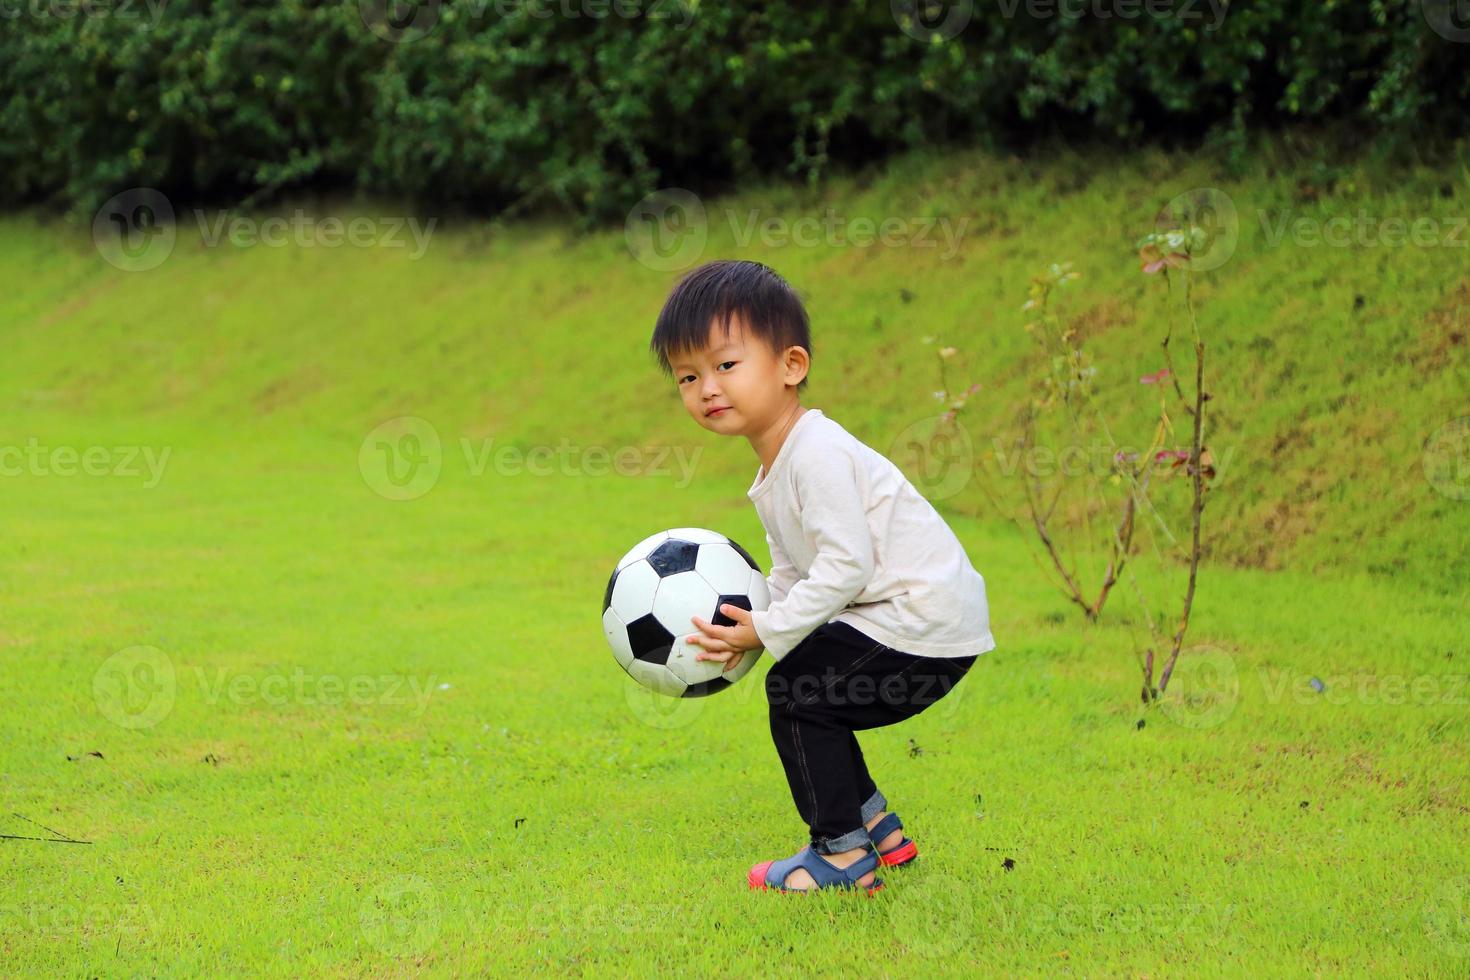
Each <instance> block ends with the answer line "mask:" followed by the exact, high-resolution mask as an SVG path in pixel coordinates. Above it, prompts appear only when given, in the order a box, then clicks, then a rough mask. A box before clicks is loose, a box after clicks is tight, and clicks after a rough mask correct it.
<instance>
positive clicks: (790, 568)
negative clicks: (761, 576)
mask: <svg viewBox="0 0 1470 980" xmlns="http://www.w3.org/2000/svg"><path fill="white" fill-rule="evenodd" d="M766 547H767V548H768V549H770V552H771V574H770V575H768V576H767V577H766V588H767V589H769V590H770V593H771V601H772V602H780V601H781V600H782V599H784V598H786V593H788V592H790V591H791V587H792V586H793V585H795V584H796V583H797V581H798V580H799V579H800V578H801V575H800V574H798V573H797V571H796V565H795V564H793V563H792V561H791V559H790V558H788V557H787V556H786V552H784V551H782V550H781V546H780V545H779V544H777V543H776V539H775V538H773V537H771V536H770V534H767V535H766Z"/></svg>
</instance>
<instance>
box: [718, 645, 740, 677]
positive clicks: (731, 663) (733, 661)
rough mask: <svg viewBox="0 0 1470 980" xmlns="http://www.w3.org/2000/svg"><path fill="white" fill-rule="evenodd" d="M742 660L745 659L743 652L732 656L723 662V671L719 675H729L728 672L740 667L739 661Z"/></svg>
mask: <svg viewBox="0 0 1470 980" xmlns="http://www.w3.org/2000/svg"><path fill="white" fill-rule="evenodd" d="M744 659H745V651H744V650H742V651H740V652H739V653H737V654H735V655H734V656H732V657H731V658H730V659H729V660H727V661H726V662H725V669H724V670H723V671H721V673H729V672H730V671H732V670H734V669H735V668H736V667H739V666H740V661H742V660H744Z"/></svg>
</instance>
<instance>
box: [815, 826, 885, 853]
mask: <svg viewBox="0 0 1470 980" xmlns="http://www.w3.org/2000/svg"><path fill="white" fill-rule="evenodd" d="M864 845H867V846H868V847H871V846H873V841H872V838H870V837H869V836H868V828H866V827H859V828H858V829H857V830H849V831H848V832H847V833H845V834H843V835H842V836H841V837H829V838H828V839H826V840H819V841H812V850H814V851H816V852H817V853H818V854H839V853H841V852H842V851H851V850H854V849H855V848H858V847H862V846H864Z"/></svg>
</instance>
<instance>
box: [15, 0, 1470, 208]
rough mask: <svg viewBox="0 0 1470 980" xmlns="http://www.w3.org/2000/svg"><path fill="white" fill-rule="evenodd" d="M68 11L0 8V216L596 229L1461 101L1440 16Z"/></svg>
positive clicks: (1027, 5)
mask: <svg viewBox="0 0 1470 980" xmlns="http://www.w3.org/2000/svg"><path fill="white" fill-rule="evenodd" d="M77 2H78V0H0V13H4V15H5V16H4V17H3V18H0V30H3V33H0V204H6V205H15V204H20V203H31V202H37V201H41V202H47V203H51V204H59V205H62V206H69V207H73V208H76V209H77V210H78V211H79V212H84V211H86V210H89V209H92V208H95V206H96V205H97V204H99V203H100V202H101V201H102V200H105V199H106V198H107V197H108V196H110V195H111V194H112V193H114V192H116V191H118V190H120V189H123V188H126V187H131V186H135V185H146V186H151V187H157V188H159V189H163V190H166V191H168V192H169V193H171V194H178V195H180V196H183V197H186V198H204V197H215V198H221V199H227V200H240V199H242V198H245V197H249V196H251V195H255V196H256V197H263V196H266V195H268V194H270V193H271V192H273V191H276V190H278V189H289V188H291V187H294V186H302V185H314V186H318V187H341V188H349V187H353V188H362V189H365V190H370V191H379V192H388V193H391V194H401V195H406V196H412V197H414V198H417V199H419V200H421V201H433V202H439V203H458V204H465V205H468V206H471V207H474V208H477V209H485V210H490V209H501V208H504V207H506V206H509V205H516V206H519V205H526V204H532V205H540V204H544V203H547V202H560V203H561V204H562V205H564V206H565V207H566V208H568V209H569V210H571V211H573V212H575V213H577V214H579V215H582V216H585V217H590V218H598V217H606V216H614V215H621V214H622V213H624V212H625V210H626V208H627V207H628V206H629V204H631V203H632V202H633V201H635V200H637V199H638V198H639V197H640V196H642V195H643V194H644V193H646V192H647V191H648V190H651V189H653V188H655V187H658V186H666V185H674V184H680V185H684V186H694V187H709V186H712V185H713V184H716V183H719V182H723V181H726V180H740V179H742V178H746V177H749V176H752V175H757V174H773V173H794V174H798V175H801V176H807V177H811V176H814V175H816V174H818V173H820V172H821V171H822V169H823V168H824V167H825V166H826V165H827V164H828V163H829V161H844V162H858V161H862V160H867V159H872V158H875V157H878V156H881V155H882V154H883V153H886V152H889V151H891V150H894V149H899V148H905V147H911V146H915V145H919V144H926V143H935V142H940V141H944V140H950V139H975V138H979V139H983V140H994V141H1010V140H1014V139H1018V138H1025V137H1027V136H1029V135H1031V134H1034V133H1036V132H1038V131H1063V132H1066V133H1069V134H1072V135H1078V134H1082V135H1090V136H1102V137H1105V138H1109V139H1136V138H1140V137H1147V136H1151V135H1164V136H1168V135H1172V134H1189V135H1200V134H1205V133H1214V134H1217V135H1220V134H1223V135H1226V136H1230V135H1236V136H1239V135H1240V134H1243V133H1245V132H1247V131H1248V129H1249V128H1251V127H1256V126H1268V125H1276V124H1279V123H1281V122H1283V121H1293V120H1302V121H1334V122H1346V123H1347V124H1349V125H1348V127H1347V128H1348V129H1349V130H1350V131H1353V132H1357V133H1360V134H1362V135H1363V136H1364V137H1365V138H1371V139H1375V140H1379V139H1382V140H1385V141H1400V142H1408V143H1412V142H1413V141H1415V140H1419V139H1422V138H1424V137H1427V136H1430V135H1433V134H1435V133H1448V134H1452V133H1453V132H1454V131H1455V130H1456V128H1458V127H1461V126H1463V124H1464V121H1465V119H1466V113H1467V110H1470V72H1467V71H1466V68H1467V64H1470V25H1466V27H1465V28H1464V29H1461V28H1460V26H1459V21H1456V20H1454V19H1453V18H1451V17H1450V14H1452V13H1453V10H1454V4H1455V2H1456V0H1255V2H1244V0H1242V2H1238V3H1237V4H1235V5H1234V6H1233V7H1231V8H1230V9H1228V10H1224V9H1223V8H1221V7H1219V6H1218V5H1219V4H1220V3H1221V2H1222V0H974V4H973V8H972V13H971V18H970V20H969V22H968V24H967V25H966V26H965V28H964V29H963V30H961V31H959V32H958V33H957V34H955V35H954V36H953V37H948V36H945V33H947V32H945V33H940V34H936V35H934V36H932V37H931V38H930V39H929V40H928V41H925V40H921V39H917V38H916V37H914V36H912V35H914V34H917V35H919V36H920V37H922V36H923V34H924V31H923V30H922V29H921V25H917V24H912V23H911V22H909V21H905V20H904V18H903V16H902V12H901V11H900V13H899V14H897V15H896V14H895V13H894V9H893V8H894V7H902V6H903V3H904V2H905V0H893V2H890V0H883V2H873V0H867V2H864V0H853V2H845V3H821V2H817V0H808V2H776V0H773V2H766V3H738V2H730V3H709V2H706V3H703V4H699V5H697V6H691V0H483V2H476V3H454V2H448V3H445V4H444V5H443V6H442V7H440V6H437V5H434V4H420V5H419V8H418V9H419V10H420V14H419V16H421V17H425V18H428V20H427V21H424V22H422V23H428V24H430V25H431V26H432V29H431V30H429V31H428V33H426V34H424V35H423V36H417V32H413V31H410V32H409V33H408V34H407V35H405V36H400V37H399V39H398V40H397V41H396V42H395V41H390V40H385V39H384V38H383V37H382V36H380V34H385V33H391V29H390V28H388V27H387V26H386V25H385V24H384V22H383V21H382V19H381V17H380V16H379V13H380V11H379V10H378V9H375V4H376V6H377V7H381V5H382V2H383V0H362V2H361V3H359V2H355V0H354V2H350V3H348V2H321V0H317V2H313V0H286V2H281V3H249V2H242V0H217V2H211V3H202V2H183V0H172V2H168V3H166V4H163V5H162V6H161V7H160V8H159V9H158V11H157V14H156V23H153V20H154V18H155V14H154V12H153V11H150V9H149V8H148V7H146V6H144V3H145V0H89V2H90V3H91V8H90V9H91V10H92V12H91V13H90V14H87V13H83V12H82V10H81V9H78V7H77ZM154 2H155V3H163V0H154ZM920 2H921V3H922V2H923V0H920ZM1421 2H1422V3H1424V4H1427V5H1429V6H1428V8H1425V9H1421V6H1420V4H1421ZM124 3H131V4H133V6H130V7H128V8H126V9H125V10H118V9H116V8H117V6H118V5H121V4H124ZM614 4H623V5H624V6H623V7H622V9H623V10H624V11H625V12H627V11H629V10H633V11H636V12H637V14H638V15H637V16H623V15H619V14H617V13H614V12H613V9H614V6H613V5H614ZM1058 4H1062V5H1064V7H1065V9H1066V10H1068V11H1075V10H1082V11H1085V13H1084V15H1083V16H1080V17H1077V16H1066V15H1060V14H1059V13H1057V10H1058ZM1148 4H1153V5H1155V6H1153V7H1152V8H1150V7H1148V6H1147V5H1148ZM1445 4H1447V5H1448V7H1444V8H1443V9H1442V8H1441V7H1440V6H1436V5H1445ZM104 5H106V6H107V9H108V10H109V11H110V12H109V13H108V14H106V15H104V14H102V13H101V12H100V11H101V9H102V8H103V7H104ZM949 6H950V7H951V8H953V7H955V6H956V4H955V3H953V2H951V3H950V5H949ZM650 8H652V9H650ZM1150 9H1152V10H1153V11H1154V13H1150V12H1149V10H1150ZM564 10H571V11H573V12H574V13H576V14H577V15H576V16H567V15H566V14H564V13H563V12H562V11H564ZM405 12H408V11H405ZM599 12H603V13H604V15H603V16H598V13H599ZM1099 12H1101V13H1103V14H1107V15H1108V16H1106V17H1103V16H1099ZM1129 12H1132V16H1128V14H1129ZM68 13H69V14H70V15H68ZM538 14H549V16H539V15H538ZM125 15H128V16H125ZM1217 20H1218V22H1219V26H1218V27H1216V28H1214V29H1210V25H1212V24H1214V23H1216V21H1217ZM901 22H902V23H907V24H909V26H910V28H911V30H910V31H905V30H903V29H901V26H900V24H901ZM369 24H371V25H373V27H375V28H377V30H374V29H370V28H369ZM1432 24H1434V25H1437V28H1438V29H1436V27H1435V26H1431V25H1432ZM1461 35H1463V36H1461Z"/></svg>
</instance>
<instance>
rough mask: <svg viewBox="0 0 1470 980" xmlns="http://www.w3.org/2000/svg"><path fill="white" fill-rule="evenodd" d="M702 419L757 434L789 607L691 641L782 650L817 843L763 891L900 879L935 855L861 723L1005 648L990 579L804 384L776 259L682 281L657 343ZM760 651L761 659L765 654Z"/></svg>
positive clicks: (794, 759) (805, 334) (768, 873)
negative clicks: (921, 843) (922, 855)
mask: <svg viewBox="0 0 1470 980" xmlns="http://www.w3.org/2000/svg"><path fill="white" fill-rule="evenodd" d="M649 346H650V349H651V350H652V351H653V353H654V354H656V355H657V357H658V360H659V363H660V366H661V367H662V368H663V370H664V372H665V373H666V374H669V375H671V376H672V377H674V378H675V379H676V380H677V383H678V386H679V392H680V394H681V396H682V397H683V400H684V407H685V408H686V409H687V410H688V411H689V414H690V415H692V416H693V417H694V418H695V420H696V421H697V422H699V424H700V425H702V426H704V427H705V428H707V429H709V430H711V431H713V432H716V433H719V434H720V435H727V436H744V437H745V438H746V439H747V440H748V441H749V442H750V446H751V448H752V449H753V450H755V454H756V456H758V457H759V458H760V463H761V465H760V468H759V470H758V471H757V472H756V478H755V482H754V483H753V484H751V487H750V489H749V490H748V491H747V496H748V497H750V499H751V501H752V502H753V503H754V505H755V508H756V512H757V513H758V514H759V516H760V520H761V524H762V525H763V526H764V528H765V531H766V545H767V546H768V547H769V548H770V551H771V565H772V567H771V574H770V577H769V578H768V579H767V584H768V585H769V587H770V592H771V600H772V601H771V606H770V608H768V609H765V610H760V611H757V612H747V611H746V610H744V609H741V608H739V607H737V606H731V605H724V606H722V607H721V609H720V611H721V612H723V613H724V614H725V615H726V616H728V617H729V618H730V619H731V620H733V621H734V624H735V625H733V626H716V625H714V624H712V623H710V622H708V621H706V620H703V619H700V618H699V617H695V618H694V626H695V628H696V630H695V632H694V634H693V635H692V636H690V637H689V639H688V642H690V643H698V644H699V645H700V646H702V647H703V648H704V649H703V651H701V653H700V654H699V656H698V659H701V660H713V661H718V662H721V663H724V664H725V669H726V670H729V669H730V668H732V667H734V666H735V665H736V664H738V663H739V662H740V658H741V657H742V656H743V655H745V653H746V652H747V651H759V650H760V649H761V648H765V649H766V650H769V651H770V653H771V655H772V656H773V657H774V658H775V660H776V663H775V665H774V666H773V667H772V668H771V670H770V672H769V673H768V674H767V675H766V699H767V701H768V702H769V704H770V721H771V738H772V740H773V741H774V742H775V743H776V751H777V753H778V754H779V755H780V758H781V763H782V765H783V767H784V768H785V770H786V779H787V782H788V784H789V785H790V787H791V795H792V798H793V799H794V800H795V802H796V809H797V811H798V812H799V813H800V814H801V817H802V819H803V820H804V821H805V822H806V824H807V827H808V830H809V831H810V834H811V844H810V846H808V847H804V848H802V849H801V850H800V851H799V852H797V854H796V855H794V856H793V857H790V858H787V859H785V860H782V861H765V862H762V863H760V864H757V865H756V866H755V867H753V868H751V870H750V874H749V875H748V878H747V880H748V881H749V884H750V886H751V887H752V888H772V889H780V890H782V891H809V890H811V889H814V888H831V887H837V888H854V887H860V888H865V889H867V890H868V892H869V893H870V894H871V893H872V892H874V891H876V890H877V889H879V888H881V887H882V884H883V883H882V881H881V879H879V878H878V877H877V876H876V871H877V868H878V866H879V865H880V864H884V865H889V866H898V865H902V864H905V863H907V862H908V861H911V860H912V859H913V858H914V857H916V856H917V848H916V847H915V846H914V843H913V841H911V840H909V839H908V838H906V837H905V836H904V835H903V833H902V826H903V824H902V823H901V822H900V821H899V819H898V817H897V815H896V814H892V813H888V812H887V811H886V810H885V808H886V807H887V805H888V803H887V800H886V799H885V798H884V797H883V794H882V793H880V792H878V788H877V786H875V785H874V783H873V780H872V778H871V777H870V776H869V775H868V770H867V767H866V766H865V765H864V763H863V754H862V750H861V749H860V748H859V747H858V742H857V738H856V736H854V735H853V732H854V731H860V730H863V729H868V728H877V727H880V726H883V725H891V724H893V723H894V722H897V721H901V720H902V719H904V718H907V717H910V716H912V715H915V714H917V713H918V712H920V711H922V710H924V708H926V707H928V706H929V705H930V704H933V703H934V702H935V701H937V700H938V699H939V698H941V697H943V696H944V694H945V693H947V692H948V691H949V690H950V689H951V688H952V687H953V686H954V684H955V683H956V682H957V681H958V680H959V679H960V678H961V677H963V676H964V674H965V672H966V671H967V670H968V669H969V667H970V665H971V664H973V663H974V662H975V658H976V657H977V656H979V655H980V654H982V653H985V652H986V651H988V650H991V649H993V648H994V646H995V642H994V640H993V639H992V638H991V635H990V616H989V610H988V607H987V605H986V599H985V582H984V580H983V579H982V578H981V577H980V574H979V573H978V572H977V571H976V570H975V569H974V568H973V567H972V566H971V564H970V561H969V559H968V558H967V557H966V556H965V551H964V548H963V547H962V546H961V545H960V542H959V540H958V539H957V538H956V537H955V535H954V532H953V531H951V530H950V528H949V526H948V525H947V524H945V522H944V520H943V518H941V517H940V516H939V514H938V512H937V511H935V510H934V508H933V507H932V506H931V505H930V504H929V502H928V501H927V500H925V499H924V498H923V497H922V496H920V494H919V493H918V491H917V490H915V489H914V487H913V485H912V484H911V483H910V482H909V481H908V480H907V479H906V478H905V477H904V475H903V473H902V472H901V471H900V470H899V469H898V468H897V467H896V466H894V465H893V463H891V462H890V461H889V460H888V459H886V458H885V457H883V456H882V455H881V454H879V453H877V452H875V451H874V450H872V449H870V448H869V447H868V446H866V445H864V444H863V443H862V442H859V441H858V440H857V439H856V438H854V437H853V436H852V435H850V434H849V433H848V432H847V430H845V429H843V428H842V426H840V425H838V424H837V423H836V422H835V421H833V420H832V419H829V418H827V417H826V415H824V414H823V413H822V411H821V410H820V409H815V408H805V407H803V406H802V404H801V400H800V392H801V391H802V390H803V389H804V388H805V387H806V379H807V372H808V370H809V368H810V365H811V357H812V354H811V351H812V344H811V337H810V328H809V325H808V321H807V315H806V311H805V309H803V307H802V304H801V300H800V299H799V298H798V297H797V295H796V293H795V291H794V290H793V289H792V288H791V286H790V285H788V284H787V283H786V281H785V280H784V279H782V278H781V277H780V276H779V275H777V274H776V273H775V272H774V271H772V270H771V269H770V268H768V267H766V266H764V265H762V264H760V263H758V262H728V261H726V262H710V263H708V264H706V265H703V266H700V267H699V268H697V269H694V270H693V271H691V272H690V273H689V274H688V275H686V276H685V277H684V278H683V279H682V280H680V282H679V283H678V284H677V285H676V286H675V287H674V290H673V292H672V293H671V294H670V296H669V298H668V300H667V302H666V303H665V304H664V308H663V310H662V311H661V312H660V313H659V317H658V322H657V324H656V325H655V327H654V332H653V340H652V342H651V344H650V345H649ZM750 655H751V656H757V655H758V654H757V653H751V654H750Z"/></svg>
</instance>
